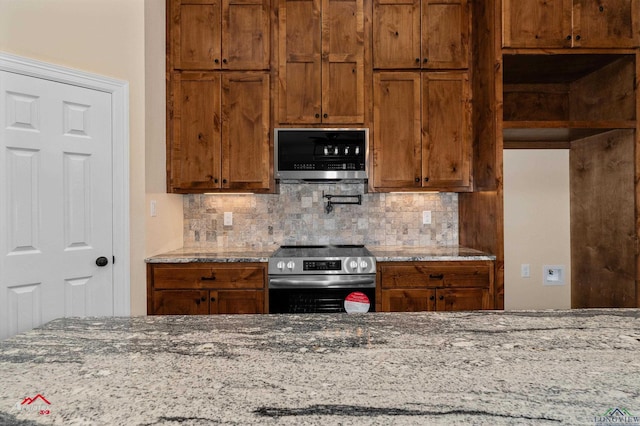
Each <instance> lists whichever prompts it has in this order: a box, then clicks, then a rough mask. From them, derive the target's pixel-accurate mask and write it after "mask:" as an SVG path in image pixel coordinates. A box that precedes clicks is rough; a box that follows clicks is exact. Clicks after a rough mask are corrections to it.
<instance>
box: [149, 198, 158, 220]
mask: <svg viewBox="0 0 640 426" xmlns="http://www.w3.org/2000/svg"><path fill="white" fill-rule="evenodd" d="M149 214H151V217H156V216H157V215H158V210H157V206H156V200H151V202H150V203H149Z"/></svg>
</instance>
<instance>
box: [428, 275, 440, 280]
mask: <svg viewBox="0 0 640 426" xmlns="http://www.w3.org/2000/svg"><path fill="white" fill-rule="evenodd" d="M429 278H430V279H432V280H441V279H443V278H444V274H429Z"/></svg>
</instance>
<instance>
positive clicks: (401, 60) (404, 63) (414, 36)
mask: <svg viewBox="0 0 640 426" xmlns="http://www.w3.org/2000/svg"><path fill="white" fill-rule="evenodd" d="M420 62H421V59H420V0H374V2H373V67H374V68H379V69H385V68H386V69H390V68H391V69H393V68H420V65H421V64H420Z"/></svg>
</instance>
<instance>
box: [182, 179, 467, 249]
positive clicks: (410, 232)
mask: <svg viewBox="0 0 640 426" xmlns="http://www.w3.org/2000/svg"><path fill="white" fill-rule="evenodd" d="M325 194H330V195H357V194H362V205H335V206H334V209H333V211H331V212H330V213H327V212H326V211H325V206H326V204H327V203H326V201H327V200H326V199H325V198H323V196H324V195H325ZM332 201H340V200H338V199H333V200H332ZM423 210H431V216H432V218H431V224H430V225H423V224H422V211H423ZM224 212H232V213H233V225H232V226H224V221H223V215H224ZM282 244H365V245H372V246H373V245H375V246H398V245H403V246H439V245H457V244H458V194H456V193H420V194H416V193H412V194H400V193H391V194H389V193H387V194H379V193H364V186H363V185H354V184H281V185H280V193H279V194H267V195H265V194H260V195H251V194H247V195H224V194H216V195H185V196H184V247H186V248H215V247H244V248H254V249H257V248H261V247H266V246H273V245H282Z"/></svg>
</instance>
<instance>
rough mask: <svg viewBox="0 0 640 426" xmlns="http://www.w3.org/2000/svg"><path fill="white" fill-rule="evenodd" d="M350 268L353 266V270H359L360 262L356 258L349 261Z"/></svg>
mask: <svg viewBox="0 0 640 426" xmlns="http://www.w3.org/2000/svg"><path fill="white" fill-rule="evenodd" d="M349 268H351V269H353V270H357V269H358V262H356V261H355V260H352V261H351V262H349Z"/></svg>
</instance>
